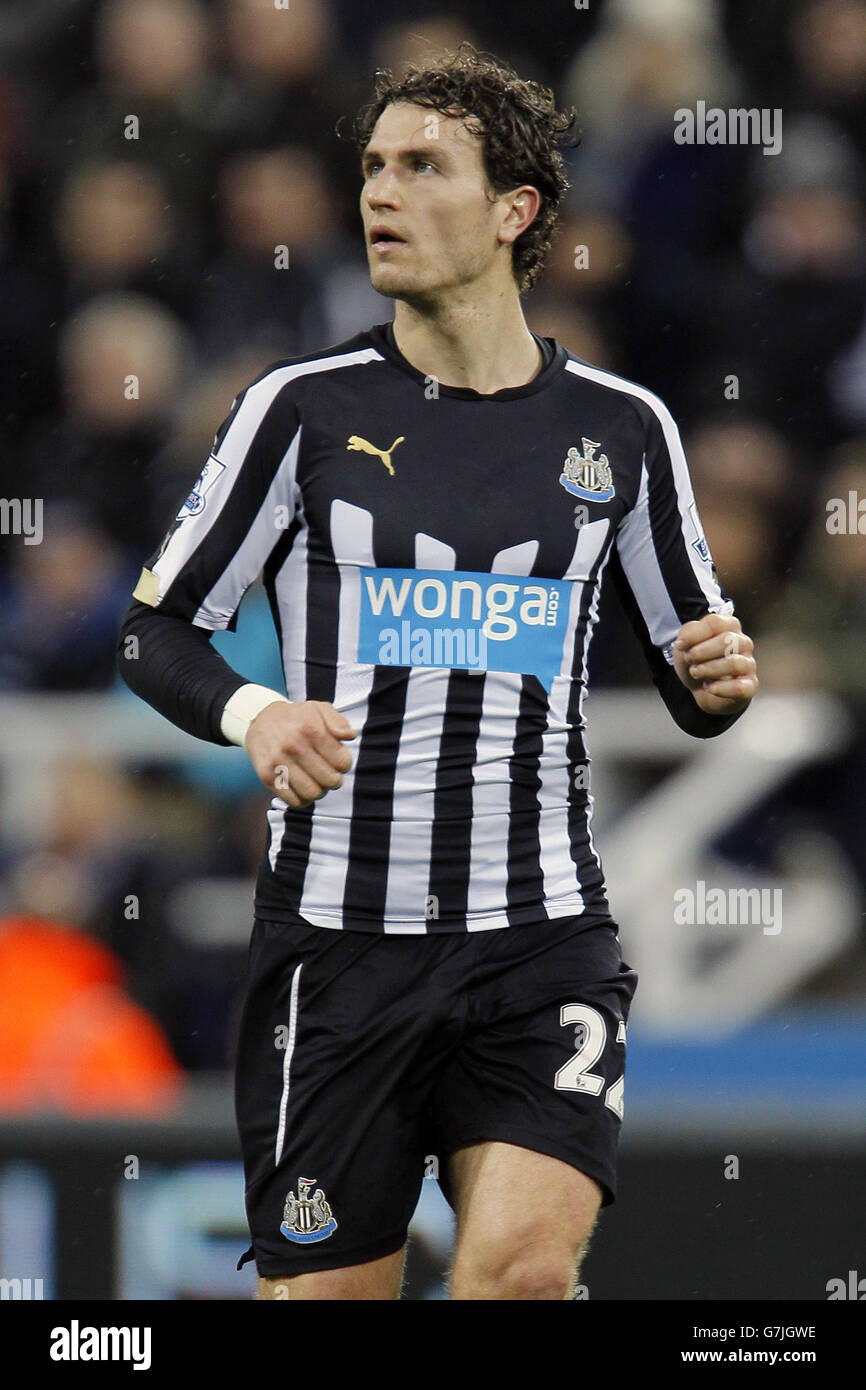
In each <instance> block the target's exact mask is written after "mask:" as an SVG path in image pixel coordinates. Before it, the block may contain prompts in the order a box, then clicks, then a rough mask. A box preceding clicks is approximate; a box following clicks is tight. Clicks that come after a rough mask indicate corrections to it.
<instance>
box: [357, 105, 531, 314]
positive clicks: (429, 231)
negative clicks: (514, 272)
mask: <svg viewBox="0 0 866 1390" xmlns="http://www.w3.org/2000/svg"><path fill="white" fill-rule="evenodd" d="M362 170H363V175H364V187H363V189H362V191H361V216H362V218H363V221H364V235H365V243H366V247H367V257H368V260H369V263H370V278H371V280H372V283H373V288H374V289H375V290H378V291H379V293H380V294H384V295H387V296H389V297H390V298H393V299H405V300H407V301H409V302H412V301H413V300H416V301H418V302H419V303H423V302H427V303H430V302H434V301H436V300H438V299H440V298H441V296H442V294H443V293H447V292H448V291H449V290H454V289H457V288H459V287H460V286H463V285H467V284H471V283H472V282H473V281H476V280H478V279H479V278H480V277H481V276H482V275H484V274H485V272H488V271H490V269H491V267H492V265H493V263H494V258H495V256H496V254H497V252H498V253H499V255H500V257H505V256H508V255H509V253H508V251H507V249H506V248H505V247H503V245H502V243H501V242H500V241H499V239H498V237H497V229H498V227H499V226H500V224H501V222H502V220H503V217H504V215H505V212H506V204H505V202H504V201H503V200H502V199H497V200H496V201H493V199H492V194H491V191H490V187H489V182H488V179H487V175H486V173H485V170H484V164H483V158H482V149H481V142H480V140H479V139H478V137H477V136H476V135H473V134H472V132H471V131H470V130H467V128H466V124H465V120H464V118H462V117H451V116H442V115H440V114H439V112H438V111H430V110H427V109H426V108H425V107H420V106H412V105H410V104H409V103H408V102H398V103H395V104H394V105H391V106H387V107H386V108H385V110H384V111H383V112H382V114H381V116H380V117H379V119H378V121H377V122H376V125H375V127H374V129H373V133H372V135H371V137H370V140H369V143H368V145H367V148H366V149H365V151H364V154H363V157H362ZM387 232H389V233H391V234H392V236H393V237H394V238H399V239H393V240H392V239H389V238H388V237H387V235H386V234H385V233H387ZM506 264H507V268H508V269H509V273H510V257H509V260H508V261H507V263H506Z"/></svg>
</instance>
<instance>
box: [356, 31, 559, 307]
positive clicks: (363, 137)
mask: <svg viewBox="0 0 866 1390" xmlns="http://www.w3.org/2000/svg"><path fill="white" fill-rule="evenodd" d="M398 101H405V102H410V103H411V104H412V105H413V106H423V107H427V108H428V109H430V110H432V111H438V112H440V114H441V115H443V116H463V117H467V118H470V117H471V118H474V123H473V125H472V126H471V127H469V128H470V129H471V130H472V132H473V133H474V134H476V135H477V136H478V138H479V139H480V141H481V146H482V154H483V159H484V167H485V171H486V173H487V177H488V180H489V182H490V186H491V188H492V190H493V192H494V195H497V196H498V195H499V194H501V193H506V192H507V191H508V190H509V189H511V188H517V187H519V186H520V184H524V183H528V184H531V185H532V187H533V188H537V189H538V192H539V193H540V195H541V207H540V209H539V212H538V215H537V217H536V218H535V220H534V221H533V222H532V223H531V224H530V225H529V226H528V227H527V229H526V231H525V232H521V234H520V236H519V237H518V238H517V240H516V241H515V242H514V244H513V247H512V265H513V269H514V278H515V279H516V281H517V284H518V288H519V289H520V290H521V291H523V290H530V289H532V286H533V285H534V284H535V282H536V280H537V279H538V276H539V274H540V273H541V268H542V266H543V265H544V258H545V256H546V255H547V252H548V250H549V248H550V244H551V242H552V241H553V238H554V236H555V235H556V232H557V231H558V229H559V225H560V216H559V208H560V204H561V202H562V199H563V196H564V195H565V192H566V190H567V188H568V186H569V184H568V179H567V178H566V173H565V161H564V159H563V157H562V155H561V154H560V152H559V149H558V148H557V146H558V145H560V144H564V145H568V146H571V147H573V146H575V145H577V144H579V143H580V135H579V133H572V132H573V131H574V126H575V123H576V120H577V114H576V112H575V110H574V108H573V107H572V108H569V109H568V110H565V111H558V110H557V109H556V100H555V98H554V95H553V92H552V91H550V90H549V89H548V88H547V87H543V86H541V85H540V83H538V82H532V81H527V80H526V79H524V78H522V77H519V76H518V75H517V73H516V72H515V71H514V69H513V68H512V67H510V66H509V64H507V63H504V62H502V61H501V60H500V59H499V58H496V57H494V55H493V54H490V53H480V52H478V50H476V49H475V48H474V47H473V45H472V44H470V43H461V44H460V45H459V47H458V48H457V49H456V50H455V51H454V52H447V51H446V52H444V53H443V54H441V56H439V57H438V58H437V60H436V61H435V62H432V63H428V64H425V65H424V66H420V65H418V64H412V65H410V66H407V68H406V70H405V71H404V72H403V74H402V76H400V77H395V76H394V74H393V73H392V72H390V71H389V70H388V69H385V68H380V69H378V70H377V72H376V78H375V96H374V98H373V100H372V101H371V102H369V103H368V104H367V105H366V106H363V107H362V108H361V110H360V111H359V112H358V114H357V116H356V117H355V120H354V124H353V126H352V135H353V138H354V141H355V144H356V145H357V147H358V149H359V150H360V151H361V152H363V151H364V149H365V148H366V147H367V145H368V144H369V141H370V136H371V135H372V133H373V127H374V126H375V124H376V122H377V121H378V119H379V117H380V116H381V114H382V112H383V111H384V110H385V108H386V106H391V105H392V104H393V103H394V102H398ZM569 137H570V138H569Z"/></svg>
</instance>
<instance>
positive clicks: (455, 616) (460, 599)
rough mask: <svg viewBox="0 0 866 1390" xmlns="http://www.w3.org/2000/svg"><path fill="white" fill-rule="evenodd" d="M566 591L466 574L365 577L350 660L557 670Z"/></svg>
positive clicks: (376, 572)
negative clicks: (355, 648) (355, 646)
mask: <svg viewBox="0 0 866 1390" xmlns="http://www.w3.org/2000/svg"><path fill="white" fill-rule="evenodd" d="M570 588H571V586H570V585H569V584H568V583H566V582H564V581H562V580H557V579H543V580H541V579H530V578H527V577H526V576H525V575H513V574H479V573H475V572H473V571H471V570H401V569H393V570H392V569H365V570H363V571H362V573H361V622H360V631H359V638H358V660H359V661H361V662H371V663H373V664H374V665H377V666H446V667H451V668H455V669H461V670H477V671H514V672H516V673H518V674H523V675H534V676H537V677H538V679H539V680H540V681H541V683H542V685H543V686H544V687H545V689H547V690H550V687H551V685H552V684H553V678H554V676H557V675H558V674H559V671H560V667H561V664H562V643H563V637H564V633H565V624H566V620H567V614H568V605H569V597H570Z"/></svg>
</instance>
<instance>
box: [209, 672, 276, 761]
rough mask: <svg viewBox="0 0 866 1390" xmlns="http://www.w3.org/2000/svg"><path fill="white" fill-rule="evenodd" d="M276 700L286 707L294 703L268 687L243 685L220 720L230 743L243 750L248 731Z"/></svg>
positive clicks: (224, 734)
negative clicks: (264, 710)
mask: <svg viewBox="0 0 866 1390" xmlns="http://www.w3.org/2000/svg"><path fill="white" fill-rule="evenodd" d="M275 700H279V701H280V702H281V703H282V704H284V705H290V704H291V703H292V701H291V700H288V699H286V696H285V695H281V694H280V692H279V691H278V690H269V689H268V687H267V686H266V685H242V686H241V688H240V690H236V691H235V693H234V695H232V697H231V699H230V700H229V701H228V703H227V704H226V707H225V709H224V710H223V713H222V719H221V720H220V729H221V730H222V733H223V736H224V737H225V738H227V739H228V741H229V743H236V744H237V745H238V747H239V748H243V747H244V739H245V738H246V736H247V730H248V729H249V727H250V725H251V724H252V722H253V720H254V719H255V717H256V715H258V714H261V712H262V710H263V709H267V707H268V705H272V704H273V703H274V701H275Z"/></svg>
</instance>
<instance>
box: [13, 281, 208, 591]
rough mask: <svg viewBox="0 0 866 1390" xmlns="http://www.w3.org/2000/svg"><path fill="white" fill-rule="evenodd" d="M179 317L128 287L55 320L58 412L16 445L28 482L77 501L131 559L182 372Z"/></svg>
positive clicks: (151, 524)
mask: <svg viewBox="0 0 866 1390" xmlns="http://www.w3.org/2000/svg"><path fill="white" fill-rule="evenodd" d="M187 346H188V345H187V340H186V335H185V334H184V332H183V330H182V328H181V325H180V324H179V323H178V322H177V320H176V319H175V318H174V317H173V316H172V315H171V314H169V313H168V311H167V310H165V309H162V308H160V306H159V305H157V304H154V303H152V302H151V301H149V300H147V299H144V298H143V297H141V296H138V295H128V294H108V295H100V296H98V297H97V298H95V299H93V300H91V301H90V303H89V304H88V305H87V306H86V308H84V309H82V310H81V311H80V313H78V314H77V315H76V316H75V318H73V319H71V320H70V321H69V322H68V323H67V324H66V325H65V326H64V328H63V331H62V333H61V339H60V361H61V372H62V383H63V392H64V398H65V402H66V411H67V413H66V415H65V416H64V417H63V418H61V419H57V418H54V419H46V420H45V421H43V422H42V423H41V424H40V425H39V426H37V427H36V429H35V430H34V431H33V432H32V434H31V435H30V436H29V437H28V439H27V441H26V442H25V445H24V446H23V449H22V453H23V458H24V470H25V473H26V476H27V478H28V485H29V489H30V490H32V492H33V493H34V494H35V495H37V496H40V495H41V496H42V497H55V498H57V497H62V498H66V499H74V500H77V501H79V502H81V503H84V504H85V505H86V506H87V507H88V508H89V510H90V512H91V514H92V515H93V516H94V517H95V518H96V519H97V521H98V522H99V523H100V524H101V525H102V526H103V527H104V528H105V529H106V530H107V531H108V533H109V534H110V535H111V536H112V537H113V538H114V539H115V540H116V541H118V542H119V543H120V544H121V545H123V546H126V547H127V548H128V552H129V555H130V558H131V560H132V561H133V562H136V561H137V563H138V564H139V565H140V564H141V560H142V557H144V556H146V555H148V554H150V553H151V551H152V550H153V549H155V545H156V540H157V539H158V537H157V536H156V532H157V529H158V526H159V521H157V519H156V517H155V516H154V513H153V509H152V504H151V498H150V486H151V464H152V458H153V455H154V453H155V451H156V448H157V447H158V445H159V444H160V443H161V442H162V439H163V438H164V435H165V431H166V427H167V419H168V416H169V412H170V410H171V408H172V406H173V405H174V402H175V399H176V398H177V395H178V393H179V391H180V390H181V387H182V385H183V380H184V376H185V372H186V370H187V365H188V364H187Z"/></svg>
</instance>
